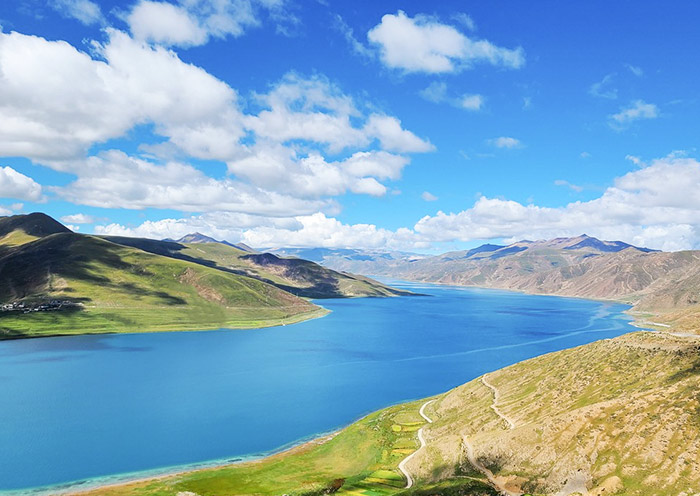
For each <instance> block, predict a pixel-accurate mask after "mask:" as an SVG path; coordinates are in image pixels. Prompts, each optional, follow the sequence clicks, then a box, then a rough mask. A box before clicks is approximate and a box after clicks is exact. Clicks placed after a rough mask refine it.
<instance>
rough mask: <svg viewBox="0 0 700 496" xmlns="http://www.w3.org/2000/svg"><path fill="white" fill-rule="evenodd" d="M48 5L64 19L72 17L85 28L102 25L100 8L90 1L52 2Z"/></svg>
mask: <svg viewBox="0 0 700 496" xmlns="http://www.w3.org/2000/svg"><path fill="white" fill-rule="evenodd" d="M49 5H50V6H51V7H53V8H54V9H56V10H57V11H58V12H60V13H61V14H63V15H64V16H66V17H72V18H74V19H77V20H78V21H80V22H82V23H83V24H85V25H86V26H90V25H92V24H103V23H104V22H105V20H104V16H103V15H102V10H101V9H100V6H99V5H97V4H96V3H95V2H93V1H91V0H52V1H50V3H49Z"/></svg>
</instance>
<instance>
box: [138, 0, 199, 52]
mask: <svg viewBox="0 0 700 496" xmlns="http://www.w3.org/2000/svg"><path fill="white" fill-rule="evenodd" d="M126 21H127V23H128V24H129V27H130V28H131V33H132V34H133V35H134V37H135V38H136V39H139V40H145V41H153V42H155V43H160V44H164V45H179V46H188V45H201V44H203V43H205V42H206V41H207V37H208V33H207V31H206V29H204V28H203V27H201V26H200V25H199V22H198V21H197V19H196V18H195V17H194V16H192V15H190V13H189V12H187V10H185V9H184V8H182V7H179V6H176V5H173V4H171V3H167V2H151V1H148V0H143V1H141V2H139V3H137V4H136V5H135V6H134V8H133V10H132V11H131V13H129V15H128V16H127V17H126Z"/></svg>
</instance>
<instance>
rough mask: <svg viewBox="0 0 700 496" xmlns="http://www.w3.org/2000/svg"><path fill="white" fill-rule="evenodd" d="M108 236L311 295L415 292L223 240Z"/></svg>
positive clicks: (368, 294)
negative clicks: (258, 251) (194, 241)
mask: <svg viewBox="0 0 700 496" xmlns="http://www.w3.org/2000/svg"><path fill="white" fill-rule="evenodd" d="M104 239H107V240H109V241H112V242H114V243H119V244H123V245H126V246H132V247H136V248H139V249H141V250H145V251H148V252H151V253H156V254H159V255H163V256H168V257H172V258H177V259H180V260H187V261H190V262H194V263H198V264H201V265H205V266H208V267H213V268H217V269H219V270H223V271H226V272H230V273H233V274H239V275H245V276H248V277H253V278H255V279H258V280H260V281H264V282H267V283H269V284H272V285H274V286H277V287H278V288H280V289H283V290H285V291H288V292H290V293H292V294H295V295H297V296H303V297H307V298H347V297H358V296H397V295H408V294H411V293H410V292H408V291H401V290H398V289H395V288H391V287H389V286H386V285H384V284H382V283H380V282H378V281H375V280H372V279H370V278H367V277H364V276H358V275H354V274H348V273H343V272H338V271H335V270H331V269H329V268H326V267H323V266H321V265H319V264H317V263H315V262H310V261H308V260H302V259H299V258H288V257H278V256H277V255H273V254H271V253H250V252H249V251H244V250H240V249H237V248H236V247H235V246H232V245H229V244H225V243H220V242H196V243H181V242H174V241H156V240H152V239H143V238H127V237H120V236H106V237H104Z"/></svg>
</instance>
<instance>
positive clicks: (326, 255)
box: [270, 248, 425, 276]
mask: <svg viewBox="0 0 700 496" xmlns="http://www.w3.org/2000/svg"><path fill="white" fill-rule="evenodd" d="M270 251H271V252H272V253H275V254H277V255H280V256H283V257H296V258H302V259H306V260H312V261H314V262H317V263H319V264H321V265H323V266H325V267H328V268H331V269H334V270H339V271H344V272H351V273H354V274H366V275H370V276H371V275H381V274H383V273H384V272H386V271H388V270H389V269H390V268H391V267H394V266H396V265H399V264H402V263H410V262H413V261H415V260H420V259H422V258H425V255H419V254H416V253H406V252H399V251H391V252H386V251H381V250H355V249H349V248H275V249H272V250H270ZM385 275H386V274H385Z"/></svg>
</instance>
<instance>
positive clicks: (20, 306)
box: [0, 300, 80, 313]
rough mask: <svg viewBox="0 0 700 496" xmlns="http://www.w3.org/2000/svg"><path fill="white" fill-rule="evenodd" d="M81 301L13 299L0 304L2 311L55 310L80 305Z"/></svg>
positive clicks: (29, 311)
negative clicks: (30, 301)
mask: <svg viewBox="0 0 700 496" xmlns="http://www.w3.org/2000/svg"><path fill="white" fill-rule="evenodd" d="M79 306H80V304H79V303H75V302H74V301H70V300H51V301H45V302H35V303H28V302H24V301H13V302H11V303H5V304H4V305H0V311H1V312H22V313H31V312H54V311H56V310H65V309H66V308H75V307H79Z"/></svg>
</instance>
